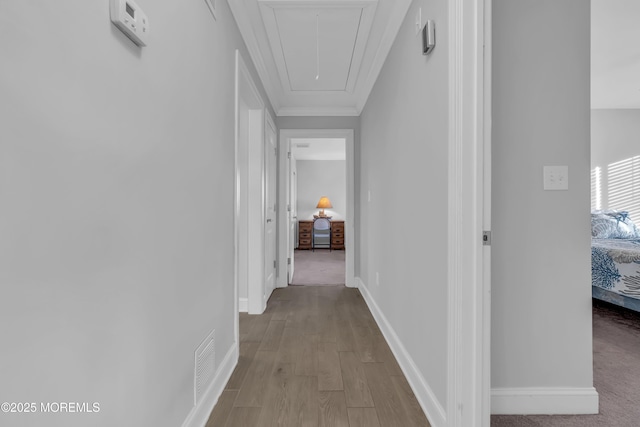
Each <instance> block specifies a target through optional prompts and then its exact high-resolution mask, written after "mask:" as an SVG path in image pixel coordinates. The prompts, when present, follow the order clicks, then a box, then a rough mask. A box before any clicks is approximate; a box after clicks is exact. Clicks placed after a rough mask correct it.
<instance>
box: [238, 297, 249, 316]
mask: <svg viewBox="0 0 640 427" xmlns="http://www.w3.org/2000/svg"><path fill="white" fill-rule="evenodd" d="M238 311H239V312H240V313H248V312H249V299H248V298H240V299H239V300H238Z"/></svg>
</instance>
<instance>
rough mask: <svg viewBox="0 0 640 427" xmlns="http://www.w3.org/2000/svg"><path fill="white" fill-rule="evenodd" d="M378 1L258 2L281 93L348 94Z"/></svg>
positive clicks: (352, 85)
mask: <svg viewBox="0 0 640 427" xmlns="http://www.w3.org/2000/svg"><path fill="white" fill-rule="evenodd" d="M375 5H376V1H371V0H360V1H358V0H354V1H349V0H347V1H341V2H336V1H321V0H318V1H295V0H294V1H282V0H280V1H276V0H260V6H261V8H260V10H261V12H262V16H263V21H264V23H265V29H266V31H267V37H268V39H269V44H270V46H271V50H272V53H273V56H274V59H275V62H276V66H277V68H278V74H279V76H280V81H281V83H282V86H283V88H284V89H285V91H292V92H305V91H308V92H314V93H317V92H318V91H340V92H344V91H347V92H351V91H352V90H353V87H354V86H355V83H356V79H357V76H358V72H359V70H360V64H361V62H362V56H363V54H364V48H365V46H366V42H367V37H368V36H369V31H370V29H371V24H372V21H373V16H374V12H375Z"/></svg>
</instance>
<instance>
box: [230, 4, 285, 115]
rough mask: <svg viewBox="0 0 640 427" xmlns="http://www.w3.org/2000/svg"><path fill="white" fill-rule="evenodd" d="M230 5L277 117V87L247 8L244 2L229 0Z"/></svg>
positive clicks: (278, 104) (278, 107) (279, 101)
mask: <svg viewBox="0 0 640 427" xmlns="http://www.w3.org/2000/svg"><path fill="white" fill-rule="evenodd" d="M228 3H229V8H230V9H231V13H232V14H233V17H234V18H235V20H236V24H237V25H238V29H239V30H240V34H241V35H242V38H243V40H244V43H245V44H246V45H247V50H248V51H249V56H251V60H252V61H253V65H254V66H255V68H256V71H257V72H258V77H260V81H261V82H262V86H264V90H265V92H266V93H267V97H268V98H269V101H270V102H271V107H273V110H274V111H275V113H276V115H279V114H278V111H279V110H280V105H281V100H280V98H279V97H277V96H276V91H275V87H274V85H273V84H272V83H271V79H270V78H269V73H268V72H267V67H266V65H265V62H264V58H263V57H262V53H261V51H260V47H259V46H258V39H257V38H256V35H255V33H254V32H253V27H252V26H251V20H250V19H249V13H248V11H247V8H246V7H245V5H244V2H243V1H242V0H229V1H228Z"/></svg>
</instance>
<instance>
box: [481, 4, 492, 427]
mask: <svg viewBox="0 0 640 427" xmlns="http://www.w3.org/2000/svg"><path fill="white" fill-rule="evenodd" d="M492 9H493V0H484V25H483V28H482V32H483V33H484V66H483V68H482V71H483V78H484V82H483V96H484V112H483V114H484V115H483V120H482V126H483V132H484V141H483V153H482V158H481V159H478V160H479V161H483V164H482V168H483V171H484V177H483V185H484V187H483V189H482V191H483V213H482V221H483V224H482V229H483V231H484V230H491V144H492V140H491V117H492V104H491V100H492V98H491V90H492V86H491V76H492V68H491V61H492V55H493V53H492V52H493V51H492V38H491V28H492ZM483 248H484V249H483V260H482V262H483V269H484V277H483V279H482V299H483V304H484V307H483V312H484V319H483V321H482V333H483V337H482V339H481V342H482V345H483V351H482V353H481V354H482V358H483V363H482V368H481V369H482V384H481V386H480V390H481V393H482V402H481V405H482V409H481V413H480V414H479V415H480V417H481V420H482V422H481V423H480V425H481V426H487V427H488V426H490V425H491V246H490V245H489V246H484V247H483Z"/></svg>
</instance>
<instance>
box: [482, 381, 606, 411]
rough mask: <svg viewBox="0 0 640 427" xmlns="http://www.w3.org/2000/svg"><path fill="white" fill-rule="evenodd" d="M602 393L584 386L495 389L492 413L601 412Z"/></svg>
mask: <svg viewBox="0 0 640 427" xmlns="http://www.w3.org/2000/svg"><path fill="white" fill-rule="evenodd" d="M598 402H599V397H598V392H597V391H596V389H595V388H593V387H584V388H538V387H531V388H495V389H492V390H491V413H492V414H501V415H520V414H526V415H542V414H545V415H571V414H597V413H598Z"/></svg>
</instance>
